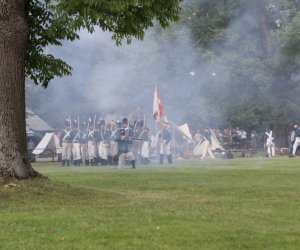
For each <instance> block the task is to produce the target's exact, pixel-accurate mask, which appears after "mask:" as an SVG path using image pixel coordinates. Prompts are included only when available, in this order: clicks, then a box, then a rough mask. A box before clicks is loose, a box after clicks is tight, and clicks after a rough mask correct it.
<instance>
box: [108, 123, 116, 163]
mask: <svg viewBox="0 0 300 250" xmlns="http://www.w3.org/2000/svg"><path fill="white" fill-rule="evenodd" d="M117 126H118V125H117V122H116V121H114V120H113V121H111V123H110V129H109V131H108V134H107V136H108V139H109V148H108V158H107V159H108V163H109V164H110V165H113V164H117V162H118V142H117V141H115V140H116V138H118V137H119V135H118V133H119V132H118V129H117Z"/></svg>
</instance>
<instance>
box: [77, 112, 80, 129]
mask: <svg viewBox="0 0 300 250" xmlns="http://www.w3.org/2000/svg"><path fill="white" fill-rule="evenodd" d="M77 123H78V126H77V129H78V133H79V132H80V123H79V116H77Z"/></svg>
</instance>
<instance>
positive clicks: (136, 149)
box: [132, 120, 144, 163]
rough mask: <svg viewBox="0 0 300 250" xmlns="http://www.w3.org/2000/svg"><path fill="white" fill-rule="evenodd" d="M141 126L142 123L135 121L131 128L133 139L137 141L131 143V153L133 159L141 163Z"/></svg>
mask: <svg viewBox="0 0 300 250" xmlns="http://www.w3.org/2000/svg"><path fill="white" fill-rule="evenodd" d="M143 124H144V121H139V120H137V121H135V122H134V126H133V137H134V138H136V139H138V140H134V141H133V143H132V152H133V154H134V157H135V159H137V160H139V162H141V163H142V158H141V149H142V139H141V137H142V134H143Z"/></svg>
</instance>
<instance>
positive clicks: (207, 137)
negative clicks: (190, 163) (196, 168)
mask: <svg viewBox="0 0 300 250" xmlns="http://www.w3.org/2000/svg"><path fill="white" fill-rule="evenodd" d="M202 144H203V147H204V149H203V154H202V157H201V160H202V161H203V160H204V158H205V156H206V154H207V153H208V154H209V155H210V157H211V158H212V159H215V156H214V154H213V153H212V151H211V145H212V141H211V132H210V130H209V128H205V129H204V132H203V142H202Z"/></svg>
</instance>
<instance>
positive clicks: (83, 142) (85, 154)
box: [80, 122, 89, 166]
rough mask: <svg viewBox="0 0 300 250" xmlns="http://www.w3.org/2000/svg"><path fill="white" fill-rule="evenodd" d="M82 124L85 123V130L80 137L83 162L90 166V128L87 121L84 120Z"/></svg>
mask: <svg viewBox="0 0 300 250" xmlns="http://www.w3.org/2000/svg"><path fill="white" fill-rule="evenodd" d="M82 125H83V132H82V136H81V138H80V144H81V157H82V162H83V163H84V164H85V166H88V165H89V151H88V134H89V128H88V123H87V122H83V124H82Z"/></svg>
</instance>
